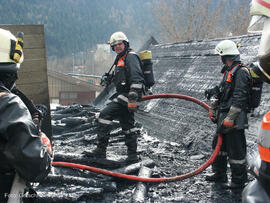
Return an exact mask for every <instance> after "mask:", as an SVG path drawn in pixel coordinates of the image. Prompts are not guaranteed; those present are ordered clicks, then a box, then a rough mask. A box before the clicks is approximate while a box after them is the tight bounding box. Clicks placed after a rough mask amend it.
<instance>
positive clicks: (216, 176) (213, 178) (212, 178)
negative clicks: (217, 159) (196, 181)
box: [205, 173, 228, 183]
mask: <svg viewBox="0 0 270 203" xmlns="http://www.w3.org/2000/svg"><path fill="white" fill-rule="evenodd" d="M205 180H206V181H209V182H220V183H226V182H227V181H228V178H227V174H226V173H213V174H211V175H207V176H206V177H205Z"/></svg>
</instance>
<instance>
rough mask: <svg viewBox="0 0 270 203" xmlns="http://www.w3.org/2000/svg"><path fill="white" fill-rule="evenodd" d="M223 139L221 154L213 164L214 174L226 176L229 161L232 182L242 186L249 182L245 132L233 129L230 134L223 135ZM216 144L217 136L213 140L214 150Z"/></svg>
mask: <svg viewBox="0 0 270 203" xmlns="http://www.w3.org/2000/svg"><path fill="white" fill-rule="evenodd" d="M222 137H223V142H222V146H221V149H220V152H219V154H218V156H217V158H216V159H215V161H214V163H213V164H212V169H213V172H214V173H219V174H224V175H226V171H227V159H229V163H230V167H231V172H232V182H234V183H237V184H242V183H244V182H246V181H247V171H246V138H245V131H244V130H237V129H232V130H231V131H230V132H229V133H228V134H223V135H222ZM216 144H217V136H215V137H214V140H213V145H212V147H213V149H214V148H215V147H216Z"/></svg>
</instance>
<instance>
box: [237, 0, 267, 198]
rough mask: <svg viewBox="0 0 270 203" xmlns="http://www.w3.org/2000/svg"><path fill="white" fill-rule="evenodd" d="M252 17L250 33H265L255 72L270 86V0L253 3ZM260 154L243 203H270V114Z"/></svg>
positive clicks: (260, 135) (261, 136)
mask: <svg viewBox="0 0 270 203" xmlns="http://www.w3.org/2000/svg"><path fill="white" fill-rule="evenodd" d="M250 14H251V16H252V19H251V21H250V25H249V28H248V31H249V32H256V31H257V32H258V31H259V32H261V33H262V37H261V42H260V46H259V51H258V59H259V60H258V62H257V63H256V67H254V68H253V71H254V73H256V74H257V75H258V76H259V77H260V78H261V79H262V80H263V81H264V82H266V83H269V84H270V0H252V2H251V4H250ZM258 151H259V159H258V161H256V163H257V164H254V165H255V166H254V167H253V168H254V169H253V171H254V172H255V173H254V174H255V177H256V179H255V180H254V181H252V182H251V183H249V184H248V185H247V187H246V188H245V189H244V190H243V193H242V202H243V203H259V202H270V188H269V185H270V112H267V113H266V114H265V115H264V117H263V120H262V123H261V126H260V129H259V133H258Z"/></svg>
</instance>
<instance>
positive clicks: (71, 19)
mask: <svg viewBox="0 0 270 203" xmlns="http://www.w3.org/2000/svg"><path fill="white" fill-rule="evenodd" d="M151 2H152V1H149V0H148V1H144V0H136V1H130V0H113V1H108V0H79V1H74V0H46V1H40V0H1V3H0V13H1V14H0V24H44V25H45V36H46V44H47V55H48V56H49V57H50V56H57V57H62V56H70V55H71V53H77V52H80V51H85V50H89V49H91V48H92V47H95V45H96V44H97V43H106V42H107V41H108V38H109V37H110V35H111V34H112V33H113V32H115V31H118V30H122V31H124V32H126V33H127V35H128V36H129V38H132V39H134V42H135V40H136V43H141V42H142V41H143V40H144V39H145V37H147V36H146V35H145V34H144V33H148V34H149V33H151V32H154V30H155V28H154V26H153V23H152V22H153V19H152V13H151V12H152V11H151V9H150V8H151ZM145 19H147V20H145ZM151 24H152V25H151ZM149 25H151V27H150V26H149ZM149 27H150V29H149ZM147 28H148V29H147ZM145 29H147V31H145Z"/></svg>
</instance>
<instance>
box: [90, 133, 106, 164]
mask: <svg viewBox="0 0 270 203" xmlns="http://www.w3.org/2000/svg"><path fill="white" fill-rule="evenodd" d="M97 140H98V143H97V148H96V149H95V150H93V151H92V154H94V157H96V158H100V159H106V149H107V146H108V144H109V136H108V134H98V136H97Z"/></svg>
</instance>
